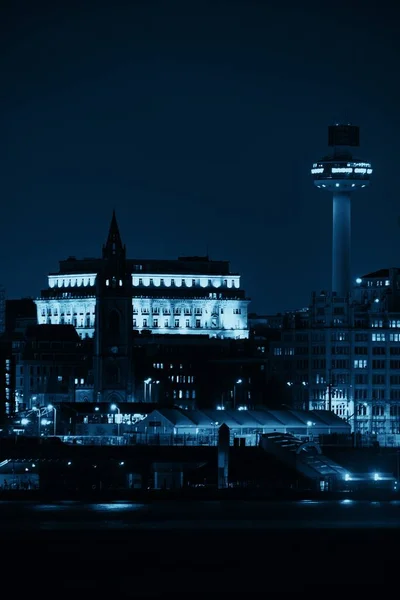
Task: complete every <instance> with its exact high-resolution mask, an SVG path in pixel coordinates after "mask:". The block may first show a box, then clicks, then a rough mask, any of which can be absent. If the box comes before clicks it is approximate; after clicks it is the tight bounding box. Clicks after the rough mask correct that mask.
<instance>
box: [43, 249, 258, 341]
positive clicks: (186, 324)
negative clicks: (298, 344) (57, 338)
mask: <svg viewBox="0 0 400 600" xmlns="http://www.w3.org/2000/svg"><path fill="white" fill-rule="evenodd" d="M127 262H128V265H129V268H130V271H131V273H132V286H133V295H132V324H133V329H134V330H137V331H139V332H142V331H152V332H153V333H157V334H183V335H184V334H191V335H193V334H197V335H207V336H209V337H218V338H232V339H244V338H247V337H248V326H247V307H248V303H249V300H248V299H247V298H246V295H245V292H244V290H243V289H242V288H241V286H240V275H238V274H237V273H231V272H230V267H229V262H228V261H213V260H210V259H209V258H208V257H183V258H178V259H177V260H153V259H151V260H135V259H130V260H128V261H127ZM101 264H102V259H98V258H88V259H86V258H85V259H82V260H78V259H76V258H74V257H70V258H68V259H67V260H62V261H60V269H59V271H58V273H51V274H50V275H49V276H48V288H47V289H45V290H42V292H41V297H40V298H38V299H37V300H36V306H37V318H38V323H39V324H44V323H48V324H63V323H64V324H72V325H74V326H75V328H76V330H77V332H78V333H79V335H80V336H81V338H84V337H93V336H94V331H95V312H96V311H95V309H96V276H97V273H98V272H99V271H100V267H101Z"/></svg>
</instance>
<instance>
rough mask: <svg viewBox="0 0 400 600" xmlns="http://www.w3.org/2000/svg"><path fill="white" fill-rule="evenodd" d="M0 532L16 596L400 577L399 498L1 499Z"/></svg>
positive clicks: (252, 592)
mask: <svg viewBox="0 0 400 600" xmlns="http://www.w3.org/2000/svg"><path fill="white" fill-rule="evenodd" d="M0 543H1V548H2V552H1V564H0V571H1V573H2V584H1V585H2V586H3V591H4V592H6V591H7V590H9V591H10V593H11V591H12V590H13V594H14V596H15V595H16V597H20V594H21V595H22V594H23V595H26V594H32V595H35V596H36V595H38V596H40V597H42V598H43V597H44V598H56V597H61V598H64V597H65V598H81V597H82V598H91V597H92V596H94V595H96V597H100V598H103V597H104V598H108V597H111V596H122V597H127V596H128V597H167V596H168V597H170V598H173V597H174V596H178V597H183V596H185V597H186V598H189V599H190V598H207V597H210V598H214V597H218V596H222V597H224V596H225V594H230V595H232V594H234V597H239V595H241V596H243V597H245V595H247V596H250V597H253V596H256V595H257V596H258V595H260V594H262V595H263V596H266V595H267V594H268V593H272V592H273V593H276V592H282V593H283V592H284V591H285V590H290V591H295V590H297V592H299V593H300V592H306V591H307V589H309V588H310V586H314V585H317V586H319V589H320V591H321V593H322V590H325V591H326V590H327V589H328V590H329V588H330V587H331V586H332V585H334V586H336V585H337V586H343V585H345V586H349V585H351V586H354V585H356V586H358V587H360V586H362V588H363V591H364V590H365V591H367V586H368V587H370V586H371V585H373V586H379V588H376V591H378V589H380V590H381V589H382V588H384V589H385V590H386V589H389V586H391V587H393V586H394V587H393V589H397V587H398V583H397V582H398V579H399V578H398V566H397V565H398V548H399V543H400V502H352V501H348V500H347V501H346V500H344V501H338V502H313V501H301V502H280V503H278V502H255V501H253V502H220V501H216V502H191V503H189V502H171V503H168V502H162V503H161V502H160V503H153V504H149V505H144V504H133V503H127V502H113V503H108V504H96V503H88V504H83V503H78V502H58V503H52V504H44V503H35V502H14V503H12V502H0ZM321 586H323V587H322V588H321ZM324 586H328V587H324ZM315 591H317V590H315ZM323 593H324V595H325V592H323ZM337 593H341V592H340V589H339V588H337Z"/></svg>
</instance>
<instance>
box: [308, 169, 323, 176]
mask: <svg viewBox="0 0 400 600" xmlns="http://www.w3.org/2000/svg"><path fill="white" fill-rule="evenodd" d="M323 172H324V169H323V168H321V167H318V168H317V169H311V174H312V175H318V173H323Z"/></svg>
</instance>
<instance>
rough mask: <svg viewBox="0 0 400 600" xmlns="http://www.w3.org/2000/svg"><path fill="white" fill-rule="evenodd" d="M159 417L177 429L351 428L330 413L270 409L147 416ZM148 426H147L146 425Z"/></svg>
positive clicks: (167, 412)
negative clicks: (222, 426) (218, 427)
mask: <svg viewBox="0 0 400 600" xmlns="http://www.w3.org/2000/svg"><path fill="white" fill-rule="evenodd" d="M157 414H159V415H160V416H162V417H163V418H165V419H166V420H167V421H169V422H170V423H171V425H173V426H175V427H204V428H210V427H211V428H214V427H217V426H219V425H222V424H223V423H224V424H226V425H227V426H228V427H230V428H261V427H266V426H269V427H276V428H277V429H279V428H282V427H291V428H307V427H310V423H311V424H312V426H313V427H314V428H318V427H320V428H323V429H325V428H327V427H335V428H343V431H345V430H346V431H347V430H348V429H349V425H348V423H346V422H345V421H344V420H343V419H341V418H340V417H338V416H336V415H335V414H334V413H332V412H329V411H326V410H318V411H300V410H298V411H297V410H268V409H266V408H263V407H260V408H259V409H256V410H223V411H222V410H213V409H209V410H207V409H204V410H184V409H178V408H159V409H156V410H155V411H153V412H152V413H150V414H149V415H148V417H147V419H148V420H149V421H151V420H152V419H153V418H154V417H156V416H157ZM143 424H144V425H145V423H144V422H143Z"/></svg>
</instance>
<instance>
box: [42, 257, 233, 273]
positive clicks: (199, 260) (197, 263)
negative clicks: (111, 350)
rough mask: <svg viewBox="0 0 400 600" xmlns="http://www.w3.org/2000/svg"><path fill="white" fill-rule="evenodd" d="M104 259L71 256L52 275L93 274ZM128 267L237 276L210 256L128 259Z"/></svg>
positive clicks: (226, 265)
mask: <svg viewBox="0 0 400 600" xmlns="http://www.w3.org/2000/svg"><path fill="white" fill-rule="evenodd" d="M102 264H103V259H102V258H82V259H78V258H76V257H74V256H70V257H69V258H67V259H66V260H61V261H60V262H59V265H60V268H59V271H58V272H52V273H50V275H69V274H71V275H74V274H81V273H82V274H91V273H97V272H99V271H100V268H101V265H102ZM127 264H128V267H129V268H130V270H131V272H132V274H135V273H137V275H139V276H140V275H146V274H149V275H150V274H160V275H163V274H165V275H180V274H181V275H227V276H229V275H237V273H232V272H231V271H230V264H229V261H227V260H212V259H210V258H209V257H208V256H180V257H179V258H177V259H154V258H128V259H127Z"/></svg>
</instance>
